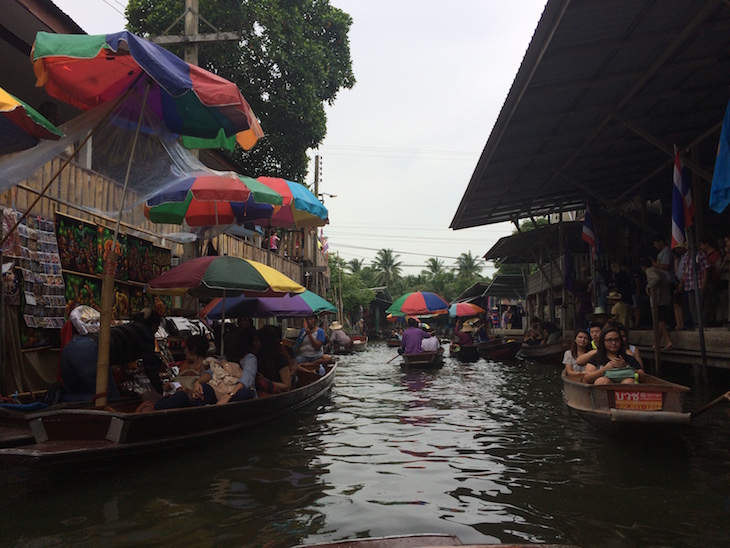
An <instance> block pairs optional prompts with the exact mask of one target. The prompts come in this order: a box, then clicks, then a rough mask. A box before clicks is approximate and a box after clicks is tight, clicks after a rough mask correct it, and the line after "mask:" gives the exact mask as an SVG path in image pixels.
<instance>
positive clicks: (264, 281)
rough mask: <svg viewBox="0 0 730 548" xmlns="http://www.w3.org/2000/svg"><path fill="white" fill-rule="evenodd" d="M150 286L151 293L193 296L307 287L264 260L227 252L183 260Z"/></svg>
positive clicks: (281, 292)
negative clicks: (222, 254) (232, 254)
mask: <svg viewBox="0 0 730 548" xmlns="http://www.w3.org/2000/svg"><path fill="white" fill-rule="evenodd" d="M147 288H148V291H149V292H150V293H161V294H164V295H183V294H185V293H187V294H189V295H191V296H192V297H231V296H236V295H241V294H242V293H243V294H245V295H247V296H260V297H267V296H268V297H273V296H283V295H285V294H287V293H302V292H303V291H305V289H306V288H305V287H304V286H302V285H300V284H298V283H297V282H295V281H294V280H292V279H291V278H288V277H287V276H285V275H284V274H282V273H281V272H279V271H278V270H274V269H273V268H271V267H270V266H266V265H265V264H263V263H259V262H257V261H252V260H250V259H241V258H239V257H230V256H226V255H224V256H210V257H198V258H197V259H192V260H190V261H187V262H184V263H183V264H181V265H179V266H176V267H175V268H172V269H170V270H168V271H167V272H164V273H163V274H161V275H160V276H158V277H157V278H155V279H154V280H152V281H151V282H149V284H147Z"/></svg>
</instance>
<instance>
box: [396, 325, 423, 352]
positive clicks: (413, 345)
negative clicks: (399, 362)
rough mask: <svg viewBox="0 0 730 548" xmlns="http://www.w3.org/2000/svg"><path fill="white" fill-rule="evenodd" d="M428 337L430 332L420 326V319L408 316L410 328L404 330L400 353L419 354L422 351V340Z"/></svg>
mask: <svg viewBox="0 0 730 548" xmlns="http://www.w3.org/2000/svg"><path fill="white" fill-rule="evenodd" d="M426 337H428V334H427V333H426V332H425V331H424V330H423V329H421V328H419V327H418V321H417V320H416V319H415V318H408V328H407V329H406V330H405V331H404V332H403V338H402V339H401V342H400V348H398V353H399V354H418V353H419V352H421V341H422V340H423V339H424V338H426Z"/></svg>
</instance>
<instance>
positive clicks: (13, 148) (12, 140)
mask: <svg viewBox="0 0 730 548" xmlns="http://www.w3.org/2000/svg"><path fill="white" fill-rule="evenodd" d="M60 137H63V133H62V132H61V130H59V129H58V128H57V127H56V126H54V125H53V124H52V123H51V122H49V121H48V120H46V119H45V118H44V117H43V116H42V115H41V114H40V113H38V112H37V111H36V110H35V109H33V107H31V106H30V105H27V104H26V103H24V102H23V101H21V100H20V99H18V98H17V97H15V96H13V95H11V94H9V93H8V92H7V91H5V90H4V89H2V88H0V154H10V153H11V152H18V151H20V150H25V149H26V148H31V147H33V146H35V145H37V144H38V141H39V140H41V139H59V138H60Z"/></svg>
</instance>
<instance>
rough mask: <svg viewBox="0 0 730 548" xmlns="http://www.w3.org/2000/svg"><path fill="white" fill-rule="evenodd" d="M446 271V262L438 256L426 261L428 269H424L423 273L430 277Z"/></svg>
mask: <svg viewBox="0 0 730 548" xmlns="http://www.w3.org/2000/svg"><path fill="white" fill-rule="evenodd" d="M443 271H444V262H443V261H442V260H441V259H439V258H438V257H431V258H430V259H428V260H427V261H426V270H423V271H422V273H423V274H426V275H428V276H430V277H433V276H435V275H436V274H439V273H441V272H443Z"/></svg>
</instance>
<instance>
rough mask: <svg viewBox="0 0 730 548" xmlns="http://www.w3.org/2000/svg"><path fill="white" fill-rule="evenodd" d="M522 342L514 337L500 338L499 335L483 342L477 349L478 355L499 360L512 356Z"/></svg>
mask: <svg viewBox="0 0 730 548" xmlns="http://www.w3.org/2000/svg"><path fill="white" fill-rule="evenodd" d="M520 346H522V343H521V342H520V341H516V340H514V339H502V338H501V337H500V338H498V339H496V340H494V341H489V342H488V343H485V344H483V345H481V346H479V348H478V349H477V350H478V351H479V355H480V356H481V357H482V358H485V359H487V360H501V359H505V358H514V357H515V354H516V353H517V351H518V350H519V348H520Z"/></svg>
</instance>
